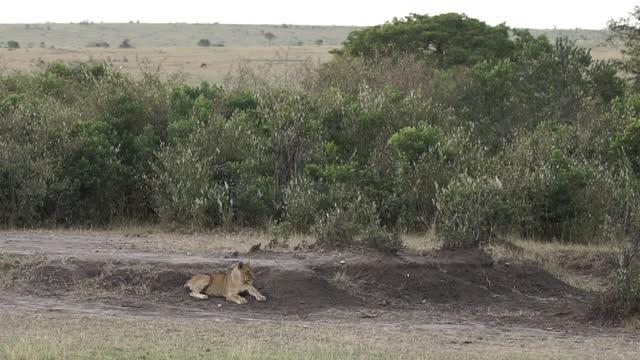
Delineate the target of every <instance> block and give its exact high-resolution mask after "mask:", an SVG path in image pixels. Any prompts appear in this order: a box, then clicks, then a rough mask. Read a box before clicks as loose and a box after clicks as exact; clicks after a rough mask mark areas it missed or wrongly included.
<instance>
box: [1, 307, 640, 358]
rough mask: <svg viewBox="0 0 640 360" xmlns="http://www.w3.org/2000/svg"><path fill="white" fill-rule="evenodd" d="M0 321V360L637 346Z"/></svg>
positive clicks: (469, 335) (73, 320)
mask: <svg viewBox="0 0 640 360" xmlns="http://www.w3.org/2000/svg"><path fill="white" fill-rule="evenodd" d="M0 324H2V326H0V358H2V359H7V360H12V359H201V358H207V359H209V358H216V359H391V358H393V359H585V358H594V359H595V358H598V359H633V358H635V356H636V354H637V353H636V352H635V351H636V350H637V347H636V346H634V345H632V344H629V343H628V342H625V341H624V340H621V339H611V338H599V337H592V338H587V337H571V336H570V337H566V338H565V337H548V336H537V335H532V336H528V335H519V334H509V333H506V334H502V333H500V332H495V333H493V334H484V333H483V332H484V330H483V329H481V328H478V329H464V330H462V329H459V328H455V327H452V328H447V327H444V328H442V329H419V328H409V327H401V326H398V327H389V326H384V325H380V324H379V325H376V326H372V325H367V324H366V323H362V324H359V325H354V324H327V323H313V324H310V323H287V322H282V323H262V322H255V323H234V322H223V321H211V320H198V319H193V320H189V321H184V320H167V319H150V318H127V319H118V318H105V317H94V316H68V315H67V316H64V317H63V316H55V315H34V314H6V313H0ZM434 330H435V331H434ZM614 348H615V349H617V350H611V349H614ZM607 349H609V350H607Z"/></svg>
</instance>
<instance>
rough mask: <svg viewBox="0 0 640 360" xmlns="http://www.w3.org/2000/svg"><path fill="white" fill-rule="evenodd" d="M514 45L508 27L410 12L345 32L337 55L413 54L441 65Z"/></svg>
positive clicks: (496, 54) (499, 54)
mask: <svg viewBox="0 0 640 360" xmlns="http://www.w3.org/2000/svg"><path fill="white" fill-rule="evenodd" d="M513 48H514V44H513V42H512V41H511V40H510V39H509V27H507V26H506V25H504V24H500V25H497V26H490V25H487V24H485V23H484V22H482V21H480V20H477V19H473V18H469V17H467V16H466V15H464V14H456V13H449V14H442V15H437V16H429V15H419V14H411V15H409V16H407V17H405V18H404V19H394V20H393V21H392V22H389V23H385V24H384V25H377V26H373V27H369V28H366V29H363V30H356V31H353V32H351V33H350V34H349V36H348V37H347V40H346V41H345V42H344V43H343V47H342V49H339V50H338V51H336V53H338V54H342V55H347V56H360V57H363V58H375V57H378V56H382V57H387V56H392V55H394V54H413V55H416V56H417V57H419V58H422V59H428V60H431V61H433V62H434V63H435V64H437V65H440V66H442V67H450V66H454V65H473V64H476V63H478V62H480V61H483V60H492V59H501V58H507V57H509V56H510V55H511V53H512V52H513Z"/></svg>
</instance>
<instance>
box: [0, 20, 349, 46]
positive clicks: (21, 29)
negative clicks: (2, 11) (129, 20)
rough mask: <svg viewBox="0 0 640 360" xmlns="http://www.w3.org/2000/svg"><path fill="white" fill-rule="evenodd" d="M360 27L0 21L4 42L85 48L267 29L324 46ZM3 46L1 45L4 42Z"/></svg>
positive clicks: (257, 35) (229, 37) (187, 41)
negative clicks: (88, 23) (106, 44)
mask: <svg viewBox="0 0 640 360" xmlns="http://www.w3.org/2000/svg"><path fill="white" fill-rule="evenodd" d="M354 29H356V27H352V26H317V25H316V26H313V25H296V26H287V27H283V26H282V25H241V24H179V23H173V24H94V25H80V24H30V25H29V28H28V29H27V26H26V25H24V24H0V34H2V39H0V42H3V41H4V42H7V41H9V40H15V41H18V42H19V43H20V45H21V47H24V48H26V47H29V46H31V47H39V46H40V43H41V42H44V45H45V46H46V47H47V48H48V47H50V46H55V47H56V48H83V47H85V46H86V45H87V44H88V43H93V42H96V41H106V42H107V43H109V44H110V45H111V47H112V48H117V47H118V45H119V44H120V43H121V42H122V40H124V39H130V40H131V44H132V45H133V46H135V47H191V46H196V44H197V42H198V40H199V39H209V40H210V41H211V43H213V44H216V43H223V44H224V45H225V47H236V46H266V45H267V44H268V41H267V40H266V39H265V37H264V33H265V32H271V33H273V34H274V35H276V38H275V39H274V40H273V41H272V44H273V45H274V46H288V45H293V44H298V42H300V41H302V43H303V44H304V45H313V44H314V43H315V41H316V40H318V39H322V40H323V42H324V44H326V45H334V46H335V45H339V44H340V43H342V41H344V39H346V38H347V35H348V34H349V32H351V31H352V30H354ZM0 45H1V44H0Z"/></svg>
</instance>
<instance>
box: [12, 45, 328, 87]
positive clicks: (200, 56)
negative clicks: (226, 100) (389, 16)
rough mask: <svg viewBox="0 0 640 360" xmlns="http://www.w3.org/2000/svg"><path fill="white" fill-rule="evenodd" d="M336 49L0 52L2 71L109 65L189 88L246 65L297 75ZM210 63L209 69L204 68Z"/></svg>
mask: <svg viewBox="0 0 640 360" xmlns="http://www.w3.org/2000/svg"><path fill="white" fill-rule="evenodd" d="M332 48H333V47H332V46H327V45H323V46H316V45H309V46H292V47H280V46H251V47H236V48H224V47H222V48H215V47H211V48H201V47H191V48H136V49H117V48H116V49H103V48H84V49H75V50H72V49H37V48H35V49H17V50H11V51H9V50H8V49H0V72H3V71H4V72H12V71H25V72H29V71H36V70H38V69H40V68H42V67H43V66H45V65H46V64H47V63H50V62H55V61H63V62H65V63H78V62H83V63H92V62H94V63H95V62H103V61H105V62H107V63H109V64H112V65H113V66H114V67H116V68H119V69H121V70H122V71H123V72H125V73H127V74H131V75H133V76H134V77H139V76H140V75H141V73H142V72H143V71H157V70H160V71H161V72H162V73H163V74H167V75H171V74H181V76H183V78H184V80H185V81H186V82H187V83H189V84H198V83H200V82H201V81H209V82H214V83H219V82H222V81H223V80H224V78H225V76H227V75H228V74H229V73H230V72H232V71H234V70H236V69H237V67H238V65H240V64H241V63H245V64H246V65H248V66H250V67H251V68H253V69H255V70H256V71H257V72H259V73H260V74H262V75H265V76H267V74H271V73H273V74H280V75H281V76H284V75H285V74H286V73H287V71H289V72H294V71H295V68H296V66H297V65H300V64H301V63H303V62H308V63H315V64H317V63H322V62H326V61H328V60H329V59H330V58H331V56H332V55H331V54H329V51H330V50H331V49H332ZM203 64H204V65H203Z"/></svg>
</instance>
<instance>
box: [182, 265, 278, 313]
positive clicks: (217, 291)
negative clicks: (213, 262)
mask: <svg viewBox="0 0 640 360" xmlns="http://www.w3.org/2000/svg"><path fill="white" fill-rule="evenodd" d="M253 279H254V276H253V269H252V268H251V264H249V263H243V262H239V263H238V264H237V265H236V266H235V267H234V268H233V270H231V272H217V273H213V274H197V275H194V276H193V277H192V278H191V279H189V281H187V283H186V284H184V287H185V288H188V289H189V290H191V294H189V295H190V296H192V297H194V298H196V299H208V298H209V296H218V297H224V298H226V299H227V300H229V301H233V302H235V303H237V304H246V303H247V299H245V298H243V297H242V296H239V295H238V294H240V293H242V292H245V291H246V292H248V293H249V295H251V296H253V297H255V298H256V300H258V301H266V300H267V298H266V297H264V296H263V295H262V294H260V292H259V291H258V290H257V289H256V288H254V287H253V285H251V283H252V282H253ZM203 292H204V293H203Z"/></svg>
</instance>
